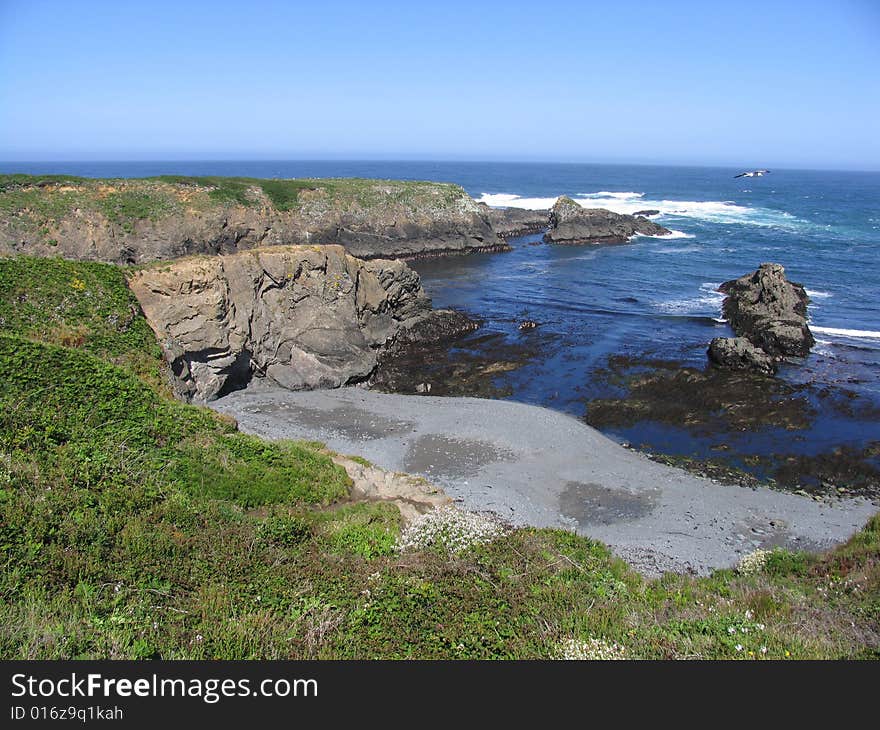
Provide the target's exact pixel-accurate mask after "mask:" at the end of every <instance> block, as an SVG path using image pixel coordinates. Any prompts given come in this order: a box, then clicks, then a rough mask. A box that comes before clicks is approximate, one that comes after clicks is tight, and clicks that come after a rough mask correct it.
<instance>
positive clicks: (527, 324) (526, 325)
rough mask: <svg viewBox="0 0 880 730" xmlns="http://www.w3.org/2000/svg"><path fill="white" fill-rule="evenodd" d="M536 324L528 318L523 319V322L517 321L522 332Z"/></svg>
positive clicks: (533, 327)
mask: <svg viewBox="0 0 880 730" xmlns="http://www.w3.org/2000/svg"><path fill="white" fill-rule="evenodd" d="M537 326H538V323H537V322H533V321H532V320H530V319H527V320H525V321H524V322H520V323H519V331H520V332H524V331H526V330H533V329H535V327H537Z"/></svg>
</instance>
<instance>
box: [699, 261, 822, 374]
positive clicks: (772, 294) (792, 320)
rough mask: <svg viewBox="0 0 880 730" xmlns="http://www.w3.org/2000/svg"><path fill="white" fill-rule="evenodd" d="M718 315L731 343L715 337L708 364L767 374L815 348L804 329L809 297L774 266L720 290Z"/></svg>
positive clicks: (729, 282) (725, 339) (753, 273)
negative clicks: (722, 296) (729, 332)
mask: <svg viewBox="0 0 880 730" xmlns="http://www.w3.org/2000/svg"><path fill="white" fill-rule="evenodd" d="M718 290H719V291H720V292H722V293H724V294H726V295H727V296H726V297H725V299H724V304H723V306H722V311H723V313H724V316H725V318H726V319H727V320H728V322H729V323H730V326H731V328H732V329H733V331H734V333H735V334H736V335H737V336H736V337H716V338H715V339H713V340H712V342H711V343H710V344H709V351H708V355H709V360H710V361H711V362H712V363H713V364H714V365H717V366H719V367H724V368H729V369H733V370H751V371H754V372H759V373H765V374H772V373H775V372H776V369H777V367H778V364H779V363H780V362H781V361H783V360H785V359H786V358H789V357H806V356H807V355H808V354H809V353H810V348H811V347H812V346H813V345H814V344H815V340H814V338H813V334H812V332H810V328H809V326H808V325H807V303H808V302H809V297H808V296H807V292H806V290H805V289H804V287H803V286H802V285H800V284H794V283H792V282H790V281H788V279H786V277H785V269H784V268H783V267H782V266H780V265H779V264H773V263H766V264H761V266H760V267H759V268H758V269H757V271H754V272H752V273H750V274H747V275H746V276H743V277H740V278H739V279H734V280H732V281H727V282H725V283H724V284H722V285H721V286H720V287H719V289H718Z"/></svg>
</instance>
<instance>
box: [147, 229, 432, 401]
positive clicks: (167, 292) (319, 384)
mask: <svg viewBox="0 0 880 730" xmlns="http://www.w3.org/2000/svg"><path fill="white" fill-rule="evenodd" d="M130 286H131V289H132V291H133V292H134V293H135V295H136V296H137V298H138V300H139V301H140V304H141V307H142V308H143V310H144V313H145V315H146V317H147V320H148V321H149V323H150V326H151V327H152V328H153V330H154V331H155V332H156V335H157V336H158V338H159V341H160V342H161V343H162V346H163V348H164V351H165V355H166V358H167V359H168V361H169V363H170V364H171V368H172V371H173V372H174V374H175V376H176V378H177V383H178V387H179V392H180V394H181V395H182V396H184V397H186V398H188V399H190V400H196V401H207V400H211V399H213V398H215V397H218V396H220V395H223V394H224V393H226V392H228V391H230V390H232V389H235V388H237V387H242V386H243V385H244V384H246V383H247V381H248V380H249V379H250V377H251V376H252V375H254V374H256V375H260V376H265V377H267V378H269V379H271V380H273V381H274V382H275V383H277V384H279V385H281V386H283V387H286V388H290V389H293V390H299V389H309V388H333V387H338V386H341V385H345V384H347V383H352V382H357V381H360V380H364V379H365V378H367V377H368V376H369V374H370V373H371V372H372V371H373V370H374V368H375V367H376V363H377V358H378V356H379V354H380V352H381V351H382V349H383V348H384V347H387V346H388V345H389V344H390V343H393V341H394V339H395V338H396V336H397V335H398V333H399V332H400V331H401V329H405V330H406V332H408V333H412V332H417V331H418V325H419V324H425V325H426V326H427V327H430V326H431V325H430V323H431V322H432V321H433V319H434V318H435V317H439V318H441V319H442V318H443V317H444V314H445V313H444V312H439V313H435V312H433V311H432V309H431V301H430V299H429V298H428V297H427V295H426V294H425V292H424V290H423V289H422V287H421V281H420V279H419V275H418V274H417V273H416V272H415V271H413V270H412V269H411V268H409V267H408V266H407V265H406V264H405V263H403V262H402V261H389V260H382V259H374V260H371V261H363V260H360V259H357V258H355V257H353V256H351V255H349V254H347V253H346V252H345V249H344V248H342V247H341V246H276V247H271V248H263V249H255V250H252V251H248V252H243V253H238V254H230V255H225V256H214V257H193V258H188V259H182V260H179V261H175V262H170V263H166V264H160V265H154V266H151V267H147V268H144V269H141V270H139V271H136V272H135V273H134V274H133V275H132V276H131V279H130ZM437 326H440V327H441V328H442V325H437Z"/></svg>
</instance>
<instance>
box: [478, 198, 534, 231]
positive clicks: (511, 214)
mask: <svg viewBox="0 0 880 730" xmlns="http://www.w3.org/2000/svg"><path fill="white" fill-rule="evenodd" d="M479 205H480V206H481V207H482V208H483V209H484V212H485V214H486V216H487V217H488V219H489V222H490V223H491V224H492V228H493V230H494V231H495V233H497V234H498V235H499V236H501V238H503V239H505V240H507V239H509V238H516V237H517V236H527V235H529V234H531V233H542V232H543V231H545V230H547V226H549V225H550V211H549V210H526V209H524V208H490V207H489V206H488V205H486V204H485V203H480V204H479Z"/></svg>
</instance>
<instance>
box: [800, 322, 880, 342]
mask: <svg viewBox="0 0 880 730" xmlns="http://www.w3.org/2000/svg"><path fill="white" fill-rule="evenodd" d="M810 329H811V330H812V331H813V332H818V333H820V334H823V335H831V336H832V337H834V336H837V337H851V338H854V339H858V340H880V332H877V331H873V330H850V329H843V328H841V327H816V326H815V325H812V324H811V325H810Z"/></svg>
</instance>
